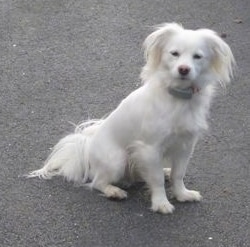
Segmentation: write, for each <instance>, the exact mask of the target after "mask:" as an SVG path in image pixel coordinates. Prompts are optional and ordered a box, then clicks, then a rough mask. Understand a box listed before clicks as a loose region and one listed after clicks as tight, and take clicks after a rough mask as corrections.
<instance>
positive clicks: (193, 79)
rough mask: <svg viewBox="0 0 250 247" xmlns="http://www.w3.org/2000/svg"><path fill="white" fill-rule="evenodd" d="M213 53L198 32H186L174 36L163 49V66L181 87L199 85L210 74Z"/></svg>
mask: <svg viewBox="0 0 250 247" xmlns="http://www.w3.org/2000/svg"><path fill="white" fill-rule="evenodd" d="M211 61H212V51H211V50H210V49H209V48H208V46H207V44H206V40H205V39H204V38H203V37H201V36H200V35H199V33H197V32H196V31H191V30H184V31H183V32H180V33H177V34H175V35H173V36H172V37H171V38H170V39H169V40H168V42H167V43H166V45H165V46H164V47H163V50H162V56H161V61H160V62H161V66H162V67H164V69H166V70H167V71H168V74H169V75H170V78H171V79H172V78H173V79H174V80H173V83H175V84H177V85H176V86H179V87H183V88H186V87H189V86H191V85H192V84H198V83H199V82H200V81H203V79H205V78H204V77H205V76H206V74H207V73H210V72H209V71H208V70H209V66H210V64H211Z"/></svg>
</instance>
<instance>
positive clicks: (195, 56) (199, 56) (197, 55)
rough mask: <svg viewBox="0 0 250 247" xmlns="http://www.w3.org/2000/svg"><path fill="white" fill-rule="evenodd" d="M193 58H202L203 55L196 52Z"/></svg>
mask: <svg viewBox="0 0 250 247" xmlns="http://www.w3.org/2000/svg"><path fill="white" fill-rule="evenodd" d="M193 58H194V59H201V58H202V56H201V55H199V54H194V55H193Z"/></svg>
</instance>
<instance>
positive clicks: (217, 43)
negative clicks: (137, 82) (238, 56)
mask: <svg viewBox="0 0 250 247" xmlns="http://www.w3.org/2000/svg"><path fill="white" fill-rule="evenodd" d="M144 48H145V57H146V65H145V66H144V68H143V70H142V73H141V77H142V79H143V81H144V82H147V81H149V80H150V78H151V77H152V76H155V75H157V77H158V78H159V77H160V78H162V79H165V81H166V83H171V85H172V86H177V87H180V88H186V87H190V86H192V85H196V86H198V87H203V86H204V85H206V84H208V83H213V82H219V83H220V84H222V85H225V84H226V83H228V82H229V81H230V79H231V76H232V71H233V66H234V63H235V62H234V57H233V54H232V52H231V50H230V48H229V46H228V45H227V44H226V43H225V42H224V41H223V40H222V39H221V38H220V37H219V36H218V35H217V34H216V33H215V32H214V31H212V30H209V29H198V30H195V31H194V30H187V29H184V28H183V27H182V26H180V25H178V24H176V23H170V24H163V25H161V26H159V27H157V29H156V31H154V32H153V33H152V34H150V35H149V36H148V37H147V38H146V40H145V42H144Z"/></svg>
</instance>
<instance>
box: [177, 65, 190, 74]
mask: <svg viewBox="0 0 250 247" xmlns="http://www.w3.org/2000/svg"><path fill="white" fill-rule="evenodd" d="M178 70H179V74H180V75H183V76H185V75H188V73H189V72H190V68H189V67H188V66H186V65H181V66H180V67H179V68H178Z"/></svg>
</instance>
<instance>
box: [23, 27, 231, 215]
mask: <svg viewBox="0 0 250 247" xmlns="http://www.w3.org/2000/svg"><path fill="white" fill-rule="evenodd" d="M144 48H145V56H146V65H145V66H144V68H143V70H142V73H141V78H142V81H143V85H142V86H141V87H140V88H138V89H137V90H135V91H134V92H132V93H131V94H130V95H129V96H128V97H127V98H125V99H124V100H123V101H122V102H121V103H120V105H119V106H118V107H117V108H116V109H115V110H114V111H113V112H112V113H111V114H110V115H109V116H108V117H107V118H105V119H101V120H97V121H94V120H93V121H88V122H84V123H83V124H81V125H80V126H78V127H77V128H76V131H75V133H74V134H71V135H69V136H66V137H65V138H63V139H62V140H60V141H59V143H58V144H57V145H56V146H55V147H54V149H53V152H52V154H51V155H50V156H49V158H48V160H47V161H46V162H45V165H44V167H43V168H41V169H40V170H37V171H33V172H31V173H30V174H29V175H28V177H36V176H37V177H42V178H44V179H49V178H51V177H53V176H57V175H61V176H63V177H65V178H66V179H67V180H68V181H73V182H76V183H87V182H89V183H88V185H89V186H90V187H91V188H94V189H97V190H99V191H101V192H102V193H103V194H104V195H105V196H106V197H108V198H118V199H123V198H126V197H127V193H126V192H125V191H124V190H123V189H121V188H119V187H117V184H118V183H119V182H120V181H121V180H122V179H124V178H130V179H132V178H135V177H137V178H138V176H139V177H140V178H141V179H143V180H144V181H145V182H146V184H147V185H148V187H149V189H150V192H151V201H152V210H153V211H156V212H160V213H163V214H166V213H172V212H173V210H174V206H173V205H172V204H171V203H170V202H169V201H168V199H167V196H166V192H165V187H164V182H165V179H164V174H165V175H169V176H170V181H171V186H172V192H173V195H174V197H175V198H176V199H177V200H178V201H181V202H184V201H200V200H201V198H202V197H201V195H200V193H199V192H198V191H195V190H188V189H187V188H186V187H185V185H184V182H183V178H184V176H185V172H186V168H187V165H188V162H189V159H190V156H191V155H192V152H193V150H194V146H195V144H196V142H197V140H198V139H199V137H200V136H201V134H202V133H203V132H204V131H205V130H206V129H207V128H208V125H207V116H208V113H209V107H210V103H211V99H212V97H213V95H214V91H215V89H216V86H217V85H222V86H225V85H226V84H227V83H229V82H230V79H231V77H232V71H233V67H234V64H235V62H234V57H233V54H232V52H231V50H230V48H229V46H228V45H227V44H226V43H225V42H224V41H223V40H222V39H221V38H220V37H219V36H218V35H217V34H216V33H215V32H213V31H211V30H208V29H199V30H196V31H193V30H187V29H184V28H183V27H182V26H180V25H178V24H176V23H167V24H163V25H161V26H159V27H157V28H156V30H155V31H154V32H153V33H152V34H150V35H149V36H148V37H147V38H146V40H145V42H144Z"/></svg>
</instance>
